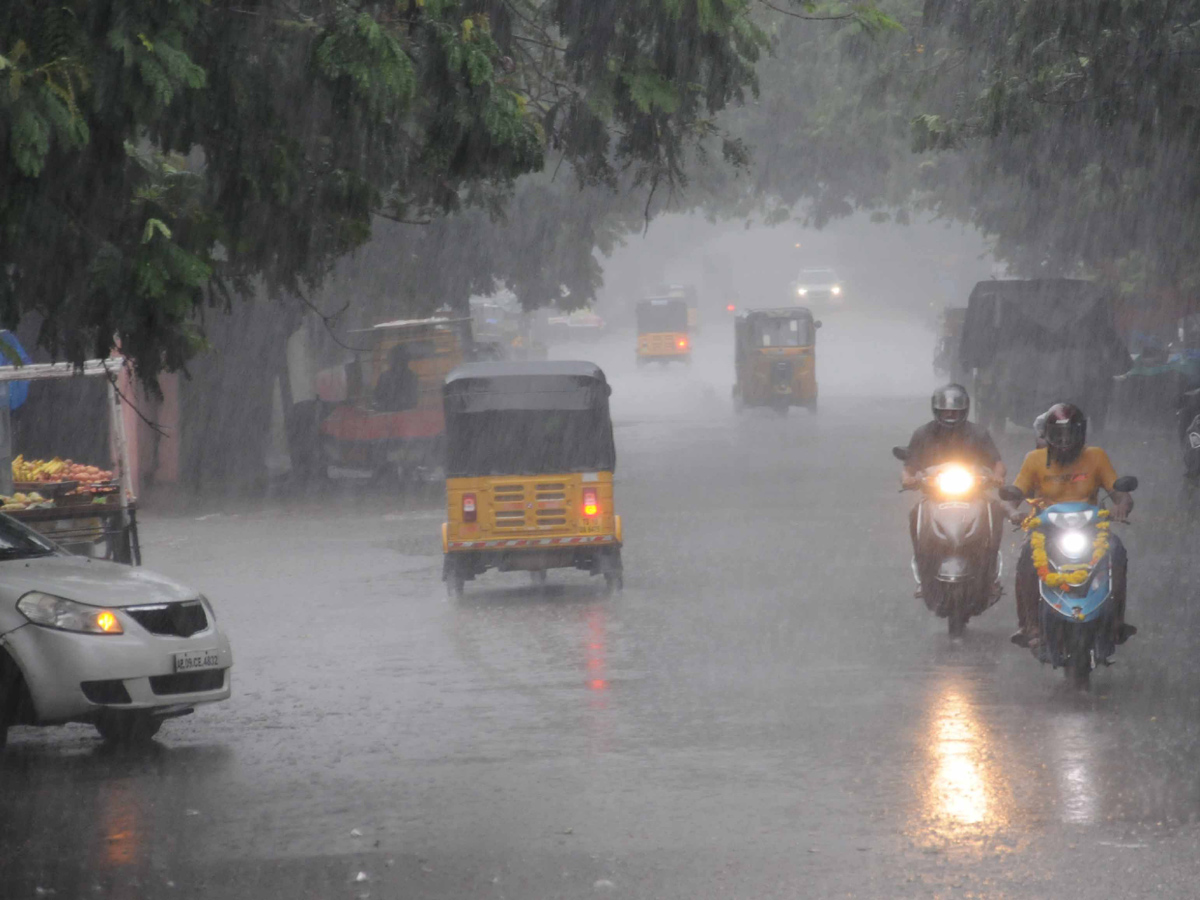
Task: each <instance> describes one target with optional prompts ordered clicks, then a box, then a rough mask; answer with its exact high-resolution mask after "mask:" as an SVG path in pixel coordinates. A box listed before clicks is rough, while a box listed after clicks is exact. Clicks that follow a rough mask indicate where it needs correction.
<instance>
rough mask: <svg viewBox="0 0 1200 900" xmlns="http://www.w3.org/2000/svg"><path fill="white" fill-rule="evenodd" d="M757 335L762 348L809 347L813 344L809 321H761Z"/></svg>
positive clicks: (766, 319) (757, 325) (758, 324)
mask: <svg viewBox="0 0 1200 900" xmlns="http://www.w3.org/2000/svg"><path fill="white" fill-rule="evenodd" d="M754 330H755V334H756V336H757V338H758V343H759V346H761V347H808V346H810V345H811V344H812V343H813V327H812V322H811V321H810V320H809V319H768V318H763V319H759V320H758V321H757V322H756V323H755V329H754Z"/></svg>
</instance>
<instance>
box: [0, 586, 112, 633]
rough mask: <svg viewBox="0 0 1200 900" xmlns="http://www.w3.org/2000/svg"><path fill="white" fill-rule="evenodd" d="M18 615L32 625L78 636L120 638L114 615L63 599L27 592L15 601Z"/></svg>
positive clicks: (109, 610) (36, 592) (51, 595)
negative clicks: (114, 635) (110, 636)
mask: <svg viewBox="0 0 1200 900" xmlns="http://www.w3.org/2000/svg"><path fill="white" fill-rule="evenodd" d="M17 609H19V610H20V611H21V615H23V616H24V617H25V618H27V619H28V620H29V621H30V622H32V623H33V624H34V625H42V626H44V627H46V628H57V629H58V630H59V631H76V632H79V633H81V634H124V632H125V629H123V628H122V627H121V623H120V621H119V620H118V619H117V614H116V613H115V612H113V611H112V610H111V609H103V608H101V607H98V606H87V605H85V604H83V603H76V602H75V601H74V600H68V599H67V598H66V597H55V596H54V595H53V594H43V593H42V592H41V591H30V592H29V593H28V594H26V595H25V596H24V597H22V598H21V599H20V600H18V601H17Z"/></svg>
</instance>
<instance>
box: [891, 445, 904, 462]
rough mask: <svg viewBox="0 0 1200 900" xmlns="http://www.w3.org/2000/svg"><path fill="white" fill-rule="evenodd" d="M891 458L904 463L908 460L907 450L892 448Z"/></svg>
mask: <svg viewBox="0 0 1200 900" xmlns="http://www.w3.org/2000/svg"><path fill="white" fill-rule="evenodd" d="M892 456H894V457H896V459H898V460H900V462H904V461H905V460H907V459H908V448H907V447H893V448H892Z"/></svg>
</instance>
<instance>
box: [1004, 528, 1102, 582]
mask: <svg viewBox="0 0 1200 900" xmlns="http://www.w3.org/2000/svg"><path fill="white" fill-rule="evenodd" d="M1097 518H1098V519H1099V521H1098V522H1097V523H1096V541H1095V543H1094V544H1092V561H1091V563H1090V564H1089V565H1088V566H1087V567H1086V568H1077V569H1075V570H1074V571H1071V572H1051V571H1050V558H1049V557H1048V556H1047V555H1046V533H1045V532H1044V531H1039V530H1036V529H1038V527H1039V526H1040V525H1041V524H1042V520H1041V519H1040V518H1037V517H1036V516H1030V517H1029V518H1028V519H1026V520H1025V521H1024V522H1022V523H1021V527H1022V528H1024V529H1025V530H1026V531H1032V533H1031V534H1030V535H1029V546H1030V548H1031V549H1032V550H1033V567H1034V568H1035V569H1036V570H1037V573H1038V578H1040V579H1041V580H1042V582H1043V583H1044V584H1045V585H1046V586H1047V587H1051V588H1060V587H1079V585H1081V584H1083V583H1084V582H1085V581H1087V580H1088V575H1089V574H1090V572H1091V570H1092V569H1094V568H1095V567H1096V566H1097V565H1099V564H1100V560H1102V559H1104V555H1105V554H1106V553H1108V529H1109V527H1110V525H1111V524H1112V523H1110V522H1109V521H1108V518H1109V513H1108V510H1106V509H1102V510H1100V513H1099V515H1098V516H1097Z"/></svg>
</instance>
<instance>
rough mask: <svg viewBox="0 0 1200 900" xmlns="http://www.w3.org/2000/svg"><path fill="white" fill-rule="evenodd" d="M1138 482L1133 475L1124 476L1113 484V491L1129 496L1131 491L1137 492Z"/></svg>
mask: <svg viewBox="0 0 1200 900" xmlns="http://www.w3.org/2000/svg"><path fill="white" fill-rule="evenodd" d="M1137 486H1138V480H1137V479H1136V478H1135V477H1134V476H1132V475H1122V476H1121V477H1120V478H1118V479H1117V480H1116V481H1114V482H1113V490H1114V491H1119V492H1120V493H1122V494H1128V493H1129V492H1130V491H1136V490H1137Z"/></svg>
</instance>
